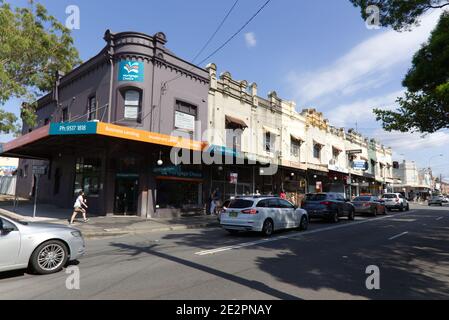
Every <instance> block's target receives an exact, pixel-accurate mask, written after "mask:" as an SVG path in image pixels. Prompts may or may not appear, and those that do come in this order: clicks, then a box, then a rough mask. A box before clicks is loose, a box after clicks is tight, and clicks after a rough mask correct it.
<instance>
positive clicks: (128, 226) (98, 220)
mask: <svg viewBox="0 0 449 320" xmlns="http://www.w3.org/2000/svg"><path fill="white" fill-rule="evenodd" d="M4 204H5V203H4V202H3V203H2V202H0V214H2V215H4V216H6V217H11V218H15V219H18V220H22V221H27V222H47V223H55V224H63V225H68V221H67V219H68V218H69V217H70V215H71V210H67V209H59V208H56V207H55V206H52V205H42V204H41V205H39V207H38V216H40V217H37V218H33V217H32V216H33V205H32V204H31V203H21V204H20V205H19V207H18V208H17V209H16V213H14V212H13V207H12V205H10V204H7V203H6V205H4ZM42 213H45V214H44V217H42V215H43V214H42ZM89 218H90V221H89V222H88V223H81V222H80V221H81V217H79V219H78V222H76V223H75V225H74V227H75V228H77V229H79V230H81V231H82V233H83V235H84V237H85V238H99V237H114V236H122V235H136V234H146V233H151V232H168V231H179V230H189V229H199V228H212V227H218V226H219V222H218V221H217V217H216V216H194V217H179V218H170V219H143V218H140V217H133V216H127V217H122V216H112V217H89Z"/></svg>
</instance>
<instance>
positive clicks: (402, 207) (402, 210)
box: [399, 204, 405, 212]
mask: <svg viewBox="0 0 449 320" xmlns="http://www.w3.org/2000/svg"><path fill="white" fill-rule="evenodd" d="M404 210H405V208H404V205H403V204H401V207H400V208H399V211H401V212H404Z"/></svg>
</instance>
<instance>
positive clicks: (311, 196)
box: [306, 193, 327, 201]
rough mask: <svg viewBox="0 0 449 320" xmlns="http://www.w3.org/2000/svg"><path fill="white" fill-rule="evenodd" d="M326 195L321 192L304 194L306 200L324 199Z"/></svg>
mask: <svg viewBox="0 0 449 320" xmlns="http://www.w3.org/2000/svg"><path fill="white" fill-rule="evenodd" d="M326 197H327V195H326V194H323V193H318V194H308V195H307V196H306V201H323V200H326Z"/></svg>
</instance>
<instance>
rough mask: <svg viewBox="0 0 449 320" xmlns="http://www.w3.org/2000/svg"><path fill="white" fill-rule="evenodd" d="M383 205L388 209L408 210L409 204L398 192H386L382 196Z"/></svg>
mask: <svg viewBox="0 0 449 320" xmlns="http://www.w3.org/2000/svg"><path fill="white" fill-rule="evenodd" d="M382 200H383V201H384V204H385V207H386V208H387V210H388V211H391V210H393V209H398V210H399V211H409V210H410V205H409V203H408V201H407V199H405V197H404V196H403V195H402V194H400V193H386V194H384V195H383V196H382Z"/></svg>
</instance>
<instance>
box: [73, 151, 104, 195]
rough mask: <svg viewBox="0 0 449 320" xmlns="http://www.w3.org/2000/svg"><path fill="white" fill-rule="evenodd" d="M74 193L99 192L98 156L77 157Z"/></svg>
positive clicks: (88, 193)
mask: <svg viewBox="0 0 449 320" xmlns="http://www.w3.org/2000/svg"><path fill="white" fill-rule="evenodd" d="M75 172H76V178H75V187H74V194H75V195H76V194H78V193H79V192H80V191H84V192H85V194H86V196H97V195H99V193H100V176H101V160H100V159H98V158H79V159H77V160H76V167H75Z"/></svg>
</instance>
